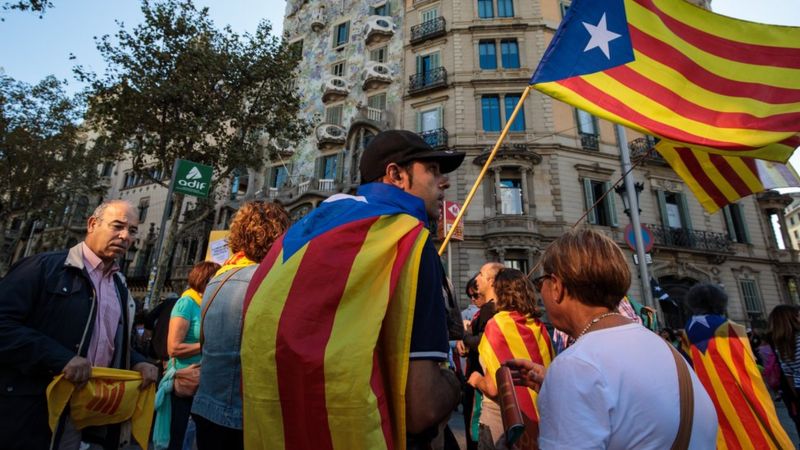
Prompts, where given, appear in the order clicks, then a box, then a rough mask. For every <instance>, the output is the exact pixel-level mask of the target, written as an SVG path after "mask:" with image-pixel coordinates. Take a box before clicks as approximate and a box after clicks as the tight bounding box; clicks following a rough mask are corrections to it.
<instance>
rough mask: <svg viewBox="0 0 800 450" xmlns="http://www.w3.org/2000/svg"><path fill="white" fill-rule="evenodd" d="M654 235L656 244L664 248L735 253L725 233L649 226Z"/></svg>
mask: <svg viewBox="0 0 800 450" xmlns="http://www.w3.org/2000/svg"><path fill="white" fill-rule="evenodd" d="M647 228H649V229H650V231H651V232H652V233H653V237H654V238H655V244H656V245H659V246H662V247H672V248H683V249H689V250H698V251H702V252H713V253H734V249H733V242H732V241H731V240H730V239H729V238H728V236H727V235H726V234H724V233H714V232H712V231H699V230H686V229H684V228H669V227H667V228H664V227H663V226H661V225H650V224H648V225H647Z"/></svg>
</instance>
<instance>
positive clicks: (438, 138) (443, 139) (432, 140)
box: [419, 128, 448, 148]
mask: <svg viewBox="0 0 800 450" xmlns="http://www.w3.org/2000/svg"><path fill="white" fill-rule="evenodd" d="M419 135H420V137H422V139H424V140H425V142H427V143H428V145H430V146H431V147H433V148H443V147H447V137H448V134H447V130H446V129H444V128H437V129H435V130H429V131H423V132H422V133H420V134H419Z"/></svg>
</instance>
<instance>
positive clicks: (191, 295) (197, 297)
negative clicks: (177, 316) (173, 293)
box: [181, 288, 203, 306]
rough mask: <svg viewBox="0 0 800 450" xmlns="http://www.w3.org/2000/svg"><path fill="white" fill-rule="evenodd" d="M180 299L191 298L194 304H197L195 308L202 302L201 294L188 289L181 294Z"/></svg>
mask: <svg viewBox="0 0 800 450" xmlns="http://www.w3.org/2000/svg"><path fill="white" fill-rule="evenodd" d="M181 297H189V298H191V299H192V300H194V302H195V303H197V306H200V303H202V302H203V294H201V293H199V292H197V291H195V290H194V289H192V288H189V289H187V290H185V291H183V294H181Z"/></svg>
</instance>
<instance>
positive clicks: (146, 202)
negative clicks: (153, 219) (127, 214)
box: [139, 197, 150, 223]
mask: <svg viewBox="0 0 800 450" xmlns="http://www.w3.org/2000/svg"><path fill="white" fill-rule="evenodd" d="M148 209H150V197H144V198H142V199H139V223H143V222H144V221H145V219H147V210H148Z"/></svg>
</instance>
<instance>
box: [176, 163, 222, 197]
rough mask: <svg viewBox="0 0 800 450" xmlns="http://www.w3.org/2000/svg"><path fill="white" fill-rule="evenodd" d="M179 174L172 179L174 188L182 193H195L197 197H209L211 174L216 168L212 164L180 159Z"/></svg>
mask: <svg viewBox="0 0 800 450" xmlns="http://www.w3.org/2000/svg"><path fill="white" fill-rule="evenodd" d="M177 162H178V169H177V174H176V175H175V179H174V180H172V189H173V190H174V191H175V192H180V193H182V194H187V195H193V196H195V197H204V198H205V197H208V190H209V189H210V188H211V174H212V173H213V172H214V169H213V168H212V167H211V166H205V165H203V164H198V163H194V162H191V161H186V160H184V159H179V160H178V161H177Z"/></svg>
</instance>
